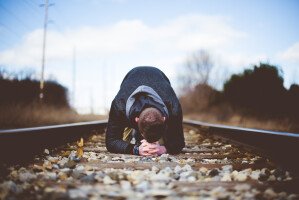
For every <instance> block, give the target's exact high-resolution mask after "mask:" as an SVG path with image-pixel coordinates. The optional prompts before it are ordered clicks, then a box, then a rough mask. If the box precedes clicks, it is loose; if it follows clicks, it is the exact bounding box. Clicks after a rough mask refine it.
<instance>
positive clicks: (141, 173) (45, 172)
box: [0, 130, 299, 199]
mask: <svg viewBox="0 0 299 200" xmlns="http://www.w3.org/2000/svg"><path fill="white" fill-rule="evenodd" d="M185 138H186V141H187V142H186V143H187V145H186V147H185V148H184V151H185V152H186V153H185V155H186V156H175V155H169V154H163V155H161V156H159V157H141V156H133V155H122V154H111V153H107V151H106V149H105V148H104V147H102V146H96V147H95V149H97V151H92V150H89V151H85V152H84V153H83V156H82V158H78V157H77V156H76V151H75V150H62V151H60V152H56V153H53V151H49V150H48V149H45V151H44V153H45V155H44V157H42V158H40V159H37V161H36V163H33V164H30V165H28V166H24V167H21V168H20V167H19V166H14V167H11V168H9V169H8V170H9V171H10V173H9V175H8V176H7V177H6V178H5V179H4V181H2V182H0V199H27V198H28V199H109V198H116V199H158V198H169V199H184V198H185V199H193V198H194V199H198V198H204V199H274V198H277V199H296V198H298V197H299V196H298V194H292V193H288V192H286V191H275V190H274V189H273V188H271V187H267V188H265V189H261V188H258V187H256V186H254V185H252V184H251V183H252V181H253V182H255V183H256V184H260V183H261V184H262V183H264V182H267V183H268V184H270V183H271V182H277V181H278V182H285V181H290V180H292V179H293V177H292V176H291V174H290V173H289V172H287V171H284V170H282V169H280V168H277V169H276V168H274V169H267V168H261V169H252V168H246V169H244V168H243V169H242V170H237V169H234V167H233V164H234V163H236V162H237V161H238V162H239V163H240V164H241V163H255V162H259V163H261V162H264V161H265V160H267V159H265V158H262V157H260V156H256V155H254V154H251V153H244V152H243V155H245V156H243V157H240V158H238V159H229V158H222V159H214V158H213V155H215V156H217V155H219V154H222V155H223V154H225V155H229V154H231V153H232V152H235V153H238V152H239V150H238V149H237V148H236V147H234V146H233V145H231V144H227V143H224V142H220V141H216V140H213V139H212V138H205V137H203V135H200V134H197V131H195V130H190V131H188V130H187V131H186V137H185ZM91 140H92V141H94V142H97V141H104V138H103V137H102V136H101V135H98V136H94V137H92V138H91ZM99 144H100V143H99ZM69 148H71V149H75V148H76V146H75V144H74V145H73V144H71V145H70V146H69ZM90 149H92V148H90ZM98 149H101V151H98ZM211 149H213V152H210V151H211ZM217 150H219V151H217ZM214 151H215V152H214ZM58 154H59V155H58ZM181 155H182V154H181ZM200 156H203V157H202V158H201V157H200ZM209 157H211V158H209ZM120 164H121V165H123V168H119V167H118V168H117V167H115V166H116V165H120ZM141 164H144V166H145V167H144V166H143V165H141ZM142 166H143V167H142ZM213 166H215V167H213ZM248 181H251V183H250V182H248ZM237 182H238V184H234V183H237ZM227 183H228V184H232V185H231V186H229V187H227V186H226V184H227ZM209 184H212V185H211V186H209Z"/></svg>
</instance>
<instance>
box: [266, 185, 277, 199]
mask: <svg viewBox="0 0 299 200" xmlns="http://www.w3.org/2000/svg"><path fill="white" fill-rule="evenodd" d="M263 196H264V198H266V199H275V198H276V197H277V194H276V193H275V192H274V191H273V189H272V188H268V189H266V190H265V191H264V195H263Z"/></svg>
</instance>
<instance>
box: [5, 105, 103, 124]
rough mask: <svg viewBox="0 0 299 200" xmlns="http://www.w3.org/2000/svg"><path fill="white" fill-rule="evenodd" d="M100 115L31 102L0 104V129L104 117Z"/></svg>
mask: <svg viewBox="0 0 299 200" xmlns="http://www.w3.org/2000/svg"><path fill="white" fill-rule="evenodd" d="M105 118H107V117H106V116H101V115H79V114H77V113H76V112H74V111H73V110H71V109H68V108H56V107H51V106H42V105H38V104H32V105H27V106H23V105H20V104H17V105H9V106H4V105H0V129H9V128H24V127H34V126H44V125H54V124H64V123H73V122H82V121H94V120H100V119H105Z"/></svg>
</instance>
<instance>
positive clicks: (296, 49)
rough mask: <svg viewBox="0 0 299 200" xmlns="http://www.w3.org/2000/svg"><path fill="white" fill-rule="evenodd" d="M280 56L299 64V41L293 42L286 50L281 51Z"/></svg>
mask: <svg viewBox="0 0 299 200" xmlns="http://www.w3.org/2000/svg"><path fill="white" fill-rule="evenodd" d="M278 58H280V59H281V60H283V61H286V62H291V63H295V64H299V42H297V43H295V44H293V45H292V46H290V47H289V48H288V49H287V50H285V51H284V52H281V53H279V54H278Z"/></svg>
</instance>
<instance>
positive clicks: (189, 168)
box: [182, 164, 193, 172]
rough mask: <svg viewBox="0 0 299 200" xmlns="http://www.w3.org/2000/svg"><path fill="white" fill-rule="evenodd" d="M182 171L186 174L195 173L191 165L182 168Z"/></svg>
mask: <svg viewBox="0 0 299 200" xmlns="http://www.w3.org/2000/svg"><path fill="white" fill-rule="evenodd" d="M182 171H184V172H186V171H193V170H192V167H191V166H190V165H188V164H186V165H185V166H184V167H182Z"/></svg>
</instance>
